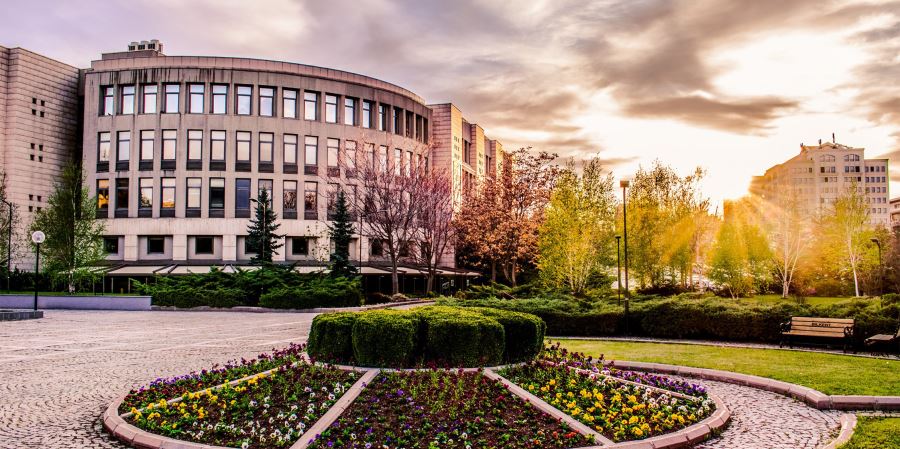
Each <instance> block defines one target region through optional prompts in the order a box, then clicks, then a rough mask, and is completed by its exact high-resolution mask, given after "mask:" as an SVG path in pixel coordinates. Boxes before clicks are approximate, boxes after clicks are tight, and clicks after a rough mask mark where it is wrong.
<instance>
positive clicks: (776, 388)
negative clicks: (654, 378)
mask: <svg viewBox="0 0 900 449" xmlns="http://www.w3.org/2000/svg"><path fill="white" fill-rule="evenodd" d="M603 364H604V366H612V367H614V368H619V369H625V370H632V371H648V372H658V373H663V374H674V375H679V376H687V377H696V378H700V379H707V380H715V381H719V382H727V383H732V384H737V385H743V386H747V387H752V388H756V389H760V390H765V391H770V392H772V393H778V394H781V395H784V396H789V397H792V398H794V399H797V400H799V401H802V402H804V403H806V404H807V405H809V406H810V407H813V408H816V409H819V410H900V396H862V395H827V394H824V393H822V392H820V391H818V390H814V389H812V388H809V387H804V386H802V385H797V384H792V383H788V382H782V381H780V380H775V379H769V378H766V377H761V376H754V375H750V374H740V373H734V372H731V371H722V370H715V369H708V368H693V367H689V366H680V365H668V364H664V363H649V362H631V361H625V360H616V361H612V360H604V361H603Z"/></svg>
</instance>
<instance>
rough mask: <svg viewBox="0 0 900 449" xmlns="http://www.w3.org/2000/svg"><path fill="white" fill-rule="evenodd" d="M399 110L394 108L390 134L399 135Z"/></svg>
mask: <svg viewBox="0 0 900 449" xmlns="http://www.w3.org/2000/svg"><path fill="white" fill-rule="evenodd" d="M400 111H401V109H400V108H394V119H393V120H391V132H393V133H394V134H400Z"/></svg>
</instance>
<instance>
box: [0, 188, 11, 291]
mask: <svg viewBox="0 0 900 449" xmlns="http://www.w3.org/2000/svg"><path fill="white" fill-rule="evenodd" d="M2 201H3V204H5V205H6V210H7V213H8V214H9V219H8V220H7V221H6V290H7V291H12V287H10V278H11V277H12V227H13V223H12V220H13V205H12V203H10V202H9V201H6V199H5V198H4V199H3V200H2Z"/></svg>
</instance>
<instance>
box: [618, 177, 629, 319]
mask: <svg viewBox="0 0 900 449" xmlns="http://www.w3.org/2000/svg"><path fill="white" fill-rule="evenodd" d="M629 185H631V183H630V182H629V181H628V180H627V179H623V180H621V181H619V187H622V234H623V235H624V240H625V335H628V305H629V304H628V302H629V301H628V299H629V297H630V296H631V295H630V293H629V290H628V207H627V206H628V200H627V198H626V196H625V191H626V190H627V189H628V186H629Z"/></svg>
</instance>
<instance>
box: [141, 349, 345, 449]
mask: <svg viewBox="0 0 900 449" xmlns="http://www.w3.org/2000/svg"><path fill="white" fill-rule="evenodd" d="M357 377H358V374H356V373H353V372H348V371H342V370H338V369H335V368H332V367H321V366H315V365H310V364H308V363H300V364H298V365H297V366H290V365H289V364H285V365H281V366H280V367H279V368H278V369H277V370H275V371H273V372H272V373H270V374H269V375H262V374H260V375H256V376H254V377H252V378H250V379H248V380H245V381H242V382H240V383H238V384H237V385H234V386H225V387H224V388H222V389H219V390H215V391H213V390H209V389H207V390H203V391H200V392H197V393H189V392H185V393H183V394H182V395H181V398H182V400H181V401H180V402H177V403H173V404H168V403H167V402H166V400H165V399H160V400H159V401H158V402H156V403H153V404H149V405H148V406H147V408H146V409H145V410H144V411H140V410H138V409H137V408H134V409H132V410H131V412H132V416H130V417H129V418H128V421H129V422H130V423H131V424H133V425H135V426H137V427H138V428H140V429H143V430H146V431H148V432H152V433H155V434H159V435H163V436H167V437H171V438H176V439H180V440H188V441H195V442H198V443H205V444H212V445H219V446H229V447H241V448H264V447H265V448H270V447H274V448H278V447H288V446H290V445H291V444H292V443H293V442H294V441H295V440H296V439H297V438H299V437H300V436H301V435H302V434H303V432H305V431H306V429H307V428H308V427H309V426H311V425H312V424H314V423H315V422H316V421H317V420H318V419H319V418H320V417H321V416H322V415H324V414H325V412H326V411H328V409H329V408H331V406H332V405H334V403H335V402H336V401H337V400H338V399H339V398H340V397H341V395H343V394H344V392H345V391H346V390H347V389H348V388H349V387H350V386H351V385H352V384H353V381H354V380H355V379H356V378H357Z"/></svg>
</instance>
